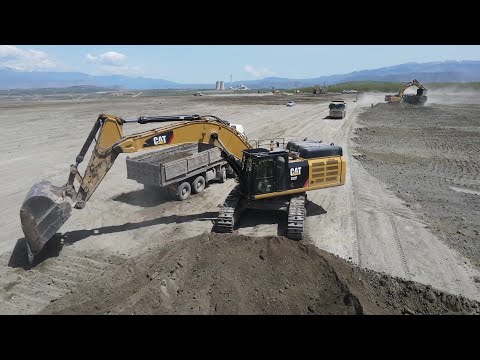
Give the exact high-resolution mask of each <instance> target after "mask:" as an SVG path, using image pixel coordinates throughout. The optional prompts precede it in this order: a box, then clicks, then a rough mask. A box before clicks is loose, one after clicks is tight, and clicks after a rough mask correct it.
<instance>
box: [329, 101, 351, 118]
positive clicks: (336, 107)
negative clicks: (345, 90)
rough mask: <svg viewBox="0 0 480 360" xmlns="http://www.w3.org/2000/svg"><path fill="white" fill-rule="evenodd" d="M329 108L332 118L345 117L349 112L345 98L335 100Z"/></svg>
mask: <svg viewBox="0 0 480 360" xmlns="http://www.w3.org/2000/svg"><path fill="white" fill-rule="evenodd" d="M328 108H329V109H330V113H329V117H330V118H331V119H333V118H340V119H343V118H344V117H345V115H346V113H347V104H346V103H345V101H343V100H333V101H332V102H331V103H330V105H328Z"/></svg>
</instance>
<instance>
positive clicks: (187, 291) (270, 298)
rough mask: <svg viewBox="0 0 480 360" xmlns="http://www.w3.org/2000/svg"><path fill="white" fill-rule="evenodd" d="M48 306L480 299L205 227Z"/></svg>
mask: <svg viewBox="0 0 480 360" xmlns="http://www.w3.org/2000/svg"><path fill="white" fill-rule="evenodd" d="M43 313H46V314H57V313H62V314H72V313H73V314H478V313H480V303H478V302H475V301H471V300H468V299H465V298H462V297H457V296H453V295H449V294H446V293H442V292H440V291H437V290H435V289H432V288H431V287H429V286H425V285H421V284H418V283H414V282H411V281H404V280H401V279H397V278H392V277H390V276H387V275H382V274H378V273H375V272H367V271H363V270H360V269H358V268H355V267H352V266H351V264H350V263H348V262H346V261H344V260H342V259H340V258H338V257H336V256H334V255H331V254H328V253H326V252H324V251H321V250H319V249H317V248H316V247H314V246H313V245H305V244H301V243H297V242H294V241H291V240H288V239H285V238H282V237H262V238H253V237H247V236H239V235H220V234H204V235H201V236H197V237H194V238H190V239H185V240H182V241H178V242H174V243H170V244H168V245H166V246H159V247H157V248H152V249H151V251H149V252H147V253H144V254H141V255H139V256H137V257H134V258H130V259H127V260H126V261H125V262H124V263H123V264H122V265H121V266H120V267H118V268H115V269H112V270H107V271H105V272H104V273H103V274H102V275H101V276H100V277H98V278H97V279H95V280H93V281H90V282H88V283H84V284H81V285H79V286H78V287H77V289H76V290H74V291H73V292H72V293H70V294H68V295H65V296H64V297H62V298H60V299H59V300H57V301H55V302H53V303H52V304H51V305H50V306H48V307H47V308H46V309H45V310H44V311H43Z"/></svg>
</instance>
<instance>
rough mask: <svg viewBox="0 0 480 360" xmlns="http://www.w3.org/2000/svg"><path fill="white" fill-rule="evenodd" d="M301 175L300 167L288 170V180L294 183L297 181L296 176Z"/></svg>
mask: <svg viewBox="0 0 480 360" xmlns="http://www.w3.org/2000/svg"><path fill="white" fill-rule="evenodd" d="M301 173H302V168H301V167H294V168H291V169H290V180H291V181H295V180H297V176H298V175H300V174H301Z"/></svg>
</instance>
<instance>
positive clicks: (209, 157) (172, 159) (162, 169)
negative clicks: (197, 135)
mask: <svg viewBox="0 0 480 360" xmlns="http://www.w3.org/2000/svg"><path fill="white" fill-rule="evenodd" d="M220 163H226V162H225V161H224V160H223V159H222V156H221V152H220V150H219V149H218V148H216V147H213V146H212V147H210V146H208V145H204V144H182V145H176V146H172V147H168V148H164V149H161V150H159V151H155V152H149V153H147V154H142V155H140V156H136V157H133V158H127V178H128V179H131V180H135V181H137V182H139V183H141V184H145V185H157V186H166V185H168V184H171V183H174V182H179V181H181V180H184V179H186V178H189V177H191V176H194V175H196V174H200V173H202V172H204V171H206V170H208V169H209V168H211V167H212V166H216V165H218V164H220Z"/></svg>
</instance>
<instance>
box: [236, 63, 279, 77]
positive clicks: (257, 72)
mask: <svg viewBox="0 0 480 360" xmlns="http://www.w3.org/2000/svg"><path fill="white" fill-rule="evenodd" d="M243 70H245V72H247V73H249V74H250V75H253V76H255V77H257V78H261V77H265V76H271V75H275V73H274V72H273V71H272V70H270V69H269V68H262V69H256V68H254V67H253V66H251V65H248V64H247V65H245V66H244V67H243Z"/></svg>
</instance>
